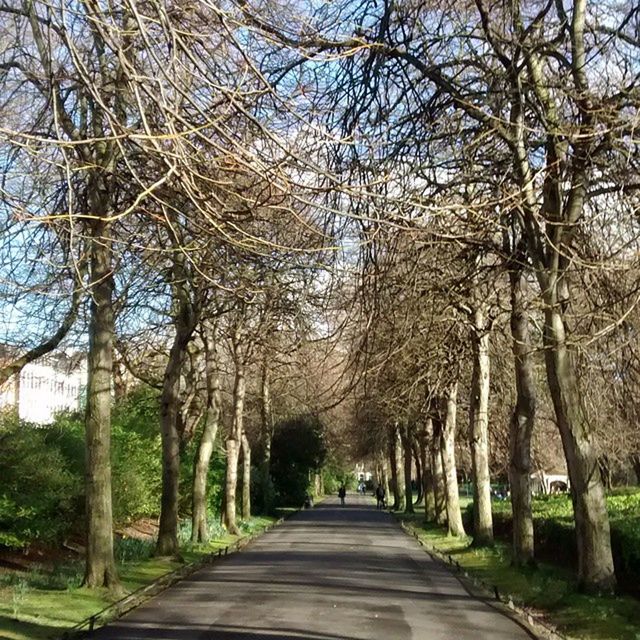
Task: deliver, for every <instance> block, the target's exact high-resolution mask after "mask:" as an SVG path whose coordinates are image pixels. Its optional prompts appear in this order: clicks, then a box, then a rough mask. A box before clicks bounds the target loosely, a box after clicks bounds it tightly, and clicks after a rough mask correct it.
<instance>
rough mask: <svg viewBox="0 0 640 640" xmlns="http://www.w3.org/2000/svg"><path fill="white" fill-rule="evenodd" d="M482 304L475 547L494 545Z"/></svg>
mask: <svg viewBox="0 0 640 640" xmlns="http://www.w3.org/2000/svg"><path fill="white" fill-rule="evenodd" d="M485 325H486V319H485V315H484V310H483V309H482V306H481V305H478V306H477V307H476V308H475V309H474V313H473V331H472V347H473V372H472V376H471V403H470V406H469V418H470V422H471V424H470V428H469V436H470V445H471V466H472V470H473V479H474V482H473V544H474V545H475V546H484V545H491V544H493V516H492V513H491V476H490V473H489V433H488V432H489V362H490V361H489V331H488V329H487V328H486V326H485Z"/></svg>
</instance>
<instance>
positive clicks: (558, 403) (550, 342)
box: [544, 304, 616, 591]
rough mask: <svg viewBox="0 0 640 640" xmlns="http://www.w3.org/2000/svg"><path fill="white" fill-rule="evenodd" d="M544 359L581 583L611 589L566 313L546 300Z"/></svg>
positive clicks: (601, 504) (601, 497)
mask: <svg viewBox="0 0 640 640" xmlns="http://www.w3.org/2000/svg"><path fill="white" fill-rule="evenodd" d="M544 344H545V364H546V370H547V380H548V384H549V389H550V392H551V399H552V401H553V406H554V410H555V415H556V422H557V424H558V428H559V430H560V436H561V438H562V445H563V448H564V453H565V457H566V459H567V467H568V469H569V478H570V480H571V498H572V501H573V510H574V516H575V523H576V539H577V543H578V580H579V583H580V585H581V587H582V588H584V589H587V590H594V591H603V590H604V591H612V590H613V589H614V588H615V584H616V579H615V573H614V567H613V557H612V554H611V534H610V530H609V516H608V514H607V504H606V499H605V492H604V487H603V486H602V481H601V479H600V473H599V471H598V460H597V456H596V453H595V449H594V446H593V441H592V438H591V435H590V433H589V424H588V420H587V417H586V416H585V413H584V407H583V406H582V403H581V400H580V392H579V389H578V385H577V381H576V379H575V373H574V372H575V365H574V364H573V362H572V357H571V353H570V351H569V348H568V346H567V343H566V335H565V326H564V320H563V318H562V313H561V311H560V309H559V308H558V307H557V306H552V305H550V304H548V305H547V308H546V309H545V326H544Z"/></svg>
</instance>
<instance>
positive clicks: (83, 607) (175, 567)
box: [0, 517, 279, 640]
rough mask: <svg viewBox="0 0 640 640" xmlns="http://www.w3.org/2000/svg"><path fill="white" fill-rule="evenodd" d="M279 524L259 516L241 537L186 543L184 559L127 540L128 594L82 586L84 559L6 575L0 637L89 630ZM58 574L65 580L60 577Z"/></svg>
mask: <svg viewBox="0 0 640 640" xmlns="http://www.w3.org/2000/svg"><path fill="white" fill-rule="evenodd" d="M276 522H279V520H278V521H277V520H276V519H275V518H271V517H256V518H252V519H251V520H249V521H248V522H246V523H242V524H241V531H242V534H241V535H240V536H231V535H226V534H225V535H219V536H218V537H216V538H215V539H212V540H210V541H209V542H207V543H205V544H191V543H188V542H185V543H183V544H182V546H181V549H180V555H181V560H180V561H178V560H176V559H172V558H155V557H153V556H152V555H151V554H152V552H153V546H154V544H155V542H154V541H147V542H146V544H141V541H140V540H135V541H133V542H132V544H129V545H126V544H125V545H124V546H125V547H131V548H132V549H130V550H129V553H128V554H127V553H124V554H118V555H124V556H125V557H127V556H128V557H129V558H130V559H125V560H124V561H123V560H122V558H119V562H118V571H119V575H120V580H121V583H122V586H123V588H124V590H125V593H126V594H127V595H126V596H125V598H122V594H118V595H115V594H113V593H112V592H110V591H109V590H107V589H86V588H84V587H81V586H79V585H80V583H81V580H82V570H83V565H82V563H81V562H75V563H73V564H71V565H64V566H62V567H59V568H57V569H55V570H54V571H53V572H47V573H46V574H45V573H44V572H43V571H42V570H38V569H36V570H33V571H29V572H21V573H10V574H9V573H6V574H2V575H0V639H2V640H41V639H45V638H46V639H51V638H60V637H63V636H64V635H65V632H68V631H70V630H73V629H74V628H76V629H78V630H80V628H82V629H85V630H86V629H87V628H88V627H89V624H90V623H89V621H90V620H91V618H92V617H94V619H95V624H96V626H99V625H102V624H105V623H106V622H108V621H110V620H112V619H114V618H117V617H118V616H119V615H122V614H123V613H125V612H126V611H129V610H130V609H132V608H134V607H135V606H137V605H138V604H140V603H141V602H143V601H144V600H145V599H146V598H148V597H150V596H152V595H154V594H155V593H158V592H159V591H161V590H162V589H164V588H166V587H167V586H169V585H170V584H173V582H176V581H177V580H178V579H180V578H183V577H185V576H186V575H189V574H190V573H193V571H196V570H197V569H199V568H200V567H201V566H203V565H204V564H206V563H207V562H210V561H213V560H215V558H216V557H217V556H218V554H220V555H226V553H225V552H231V551H233V550H236V549H238V548H241V547H242V546H244V544H246V543H248V542H249V541H250V540H251V538H253V537H254V536H256V535H259V534H260V533H262V532H264V531H265V530H267V529H269V528H271V527H272V526H273V525H274V524H275V523H276ZM58 575H61V576H62V578H60V579H57V577H56V576H58ZM153 586H157V589H154V588H153ZM119 603H122V606H120V604H119ZM102 612H103V613H102ZM99 614H100V615H99Z"/></svg>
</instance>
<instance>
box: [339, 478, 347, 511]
mask: <svg viewBox="0 0 640 640" xmlns="http://www.w3.org/2000/svg"><path fill="white" fill-rule="evenodd" d="M346 495H347V489H346V487H345V486H344V482H343V483H342V484H341V485H340V488H339V489H338V496H339V497H340V504H341V505H342V506H343V507H344V498H345V496H346Z"/></svg>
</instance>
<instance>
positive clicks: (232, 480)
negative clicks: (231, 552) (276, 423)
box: [223, 436, 240, 535]
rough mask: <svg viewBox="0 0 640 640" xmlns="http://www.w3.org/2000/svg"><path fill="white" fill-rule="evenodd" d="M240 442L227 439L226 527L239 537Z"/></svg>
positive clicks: (224, 520) (230, 438)
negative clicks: (237, 512)
mask: <svg viewBox="0 0 640 640" xmlns="http://www.w3.org/2000/svg"><path fill="white" fill-rule="evenodd" d="M239 457H240V442H239V441H238V440H236V439H235V438H233V437H232V436H230V437H228V438H227V471H226V478H225V492H224V495H225V498H224V519H223V522H224V525H225V527H226V528H227V531H228V532H229V533H231V534H232V535H238V534H239V533H240V531H239V530H238V524H237V518H236V491H237V488H238V459H239Z"/></svg>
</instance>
